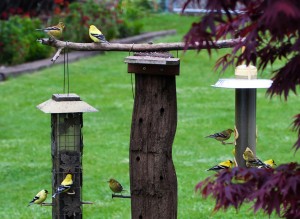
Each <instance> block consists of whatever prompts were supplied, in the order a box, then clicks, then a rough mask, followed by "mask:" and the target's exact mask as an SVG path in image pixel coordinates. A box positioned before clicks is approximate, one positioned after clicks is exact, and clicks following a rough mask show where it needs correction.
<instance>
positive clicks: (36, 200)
mask: <svg viewBox="0 0 300 219" xmlns="http://www.w3.org/2000/svg"><path fill="white" fill-rule="evenodd" d="M47 194H48V191H47V190H46V189H43V190H41V191H40V192H39V193H38V194H36V195H35V196H34V197H33V199H32V201H31V202H29V204H28V207H29V206H30V205H33V204H40V205H41V204H42V203H43V202H44V201H45V200H46V198H47Z"/></svg>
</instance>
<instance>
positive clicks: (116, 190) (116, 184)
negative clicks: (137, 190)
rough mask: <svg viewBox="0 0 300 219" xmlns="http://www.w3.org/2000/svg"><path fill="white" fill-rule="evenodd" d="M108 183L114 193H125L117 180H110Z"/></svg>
mask: <svg viewBox="0 0 300 219" xmlns="http://www.w3.org/2000/svg"><path fill="white" fill-rule="evenodd" d="M107 182H108V185H109V188H110V189H111V191H113V193H114V194H115V193H122V192H123V191H125V190H124V189H123V186H122V185H121V184H120V183H119V182H118V181H117V180H115V179H112V178H111V179H109V181H107Z"/></svg>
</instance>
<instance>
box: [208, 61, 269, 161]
mask: <svg viewBox="0 0 300 219" xmlns="http://www.w3.org/2000/svg"><path fill="white" fill-rule="evenodd" d="M271 85H272V80H268V79H257V69H256V67H255V66H253V65H248V66H246V65H239V66H237V67H236V69H235V78H231V79H219V81H218V82H217V83H216V84H215V85H212V86H214V87H219V88H233V89H235V126H236V130H237V133H238V136H237V139H236V144H235V151H236V155H235V156H236V157H235V159H236V161H237V164H238V166H240V167H246V164H245V161H244V159H243V156H242V155H243V153H244V151H245V150H246V148H247V147H249V148H250V149H251V150H252V151H253V153H254V154H255V153H256V137H257V136H256V135H257V133H256V132H257V131H256V90H257V88H269V87H270V86H271Z"/></svg>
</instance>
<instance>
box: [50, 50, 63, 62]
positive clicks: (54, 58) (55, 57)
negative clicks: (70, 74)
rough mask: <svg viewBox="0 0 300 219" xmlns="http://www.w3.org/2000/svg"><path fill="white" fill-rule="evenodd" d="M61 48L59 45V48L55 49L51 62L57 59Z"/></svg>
mask: <svg viewBox="0 0 300 219" xmlns="http://www.w3.org/2000/svg"><path fill="white" fill-rule="evenodd" d="M62 50H63V48H62V47H60V48H58V49H57V51H56V53H55V54H54V56H53V58H52V59H51V62H53V63H54V62H55V61H56V59H58V57H59V55H60V53H61V51H62Z"/></svg>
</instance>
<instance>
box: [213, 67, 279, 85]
mask: <svg viewBox="0 0 300 219" xmlns="http://www.w3.org/2000/svg"><path fill="white" fill-rule="evenodd" d="M272 83H273V81H272V80H268V79H257V69H256V67H255V66H253V65H239V66H237V67H236V68H235V78H220V79H219V80H218V81H217V83H216V84H214V85H211V86H213V87H219V88H236V89H255V88H269V87H271V85H272Z"/></svg>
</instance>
